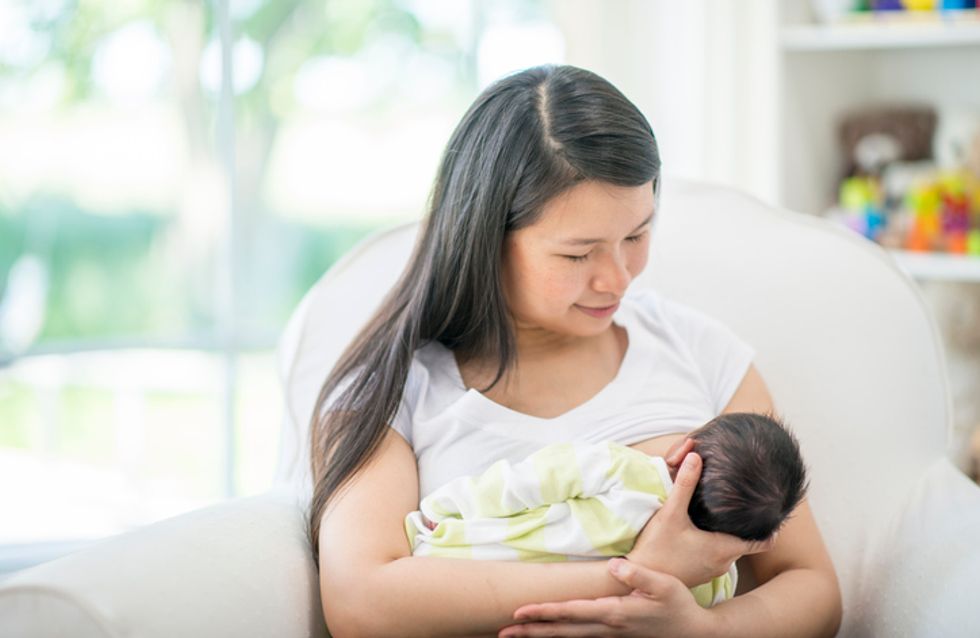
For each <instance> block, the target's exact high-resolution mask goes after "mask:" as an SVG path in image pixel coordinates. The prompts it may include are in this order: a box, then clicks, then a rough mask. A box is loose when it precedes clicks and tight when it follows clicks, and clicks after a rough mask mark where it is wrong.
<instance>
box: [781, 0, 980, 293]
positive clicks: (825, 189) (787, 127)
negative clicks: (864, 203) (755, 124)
mask: <svg viewBox="0 0 980 638" xmlns="http://www.w3.org/2000/svg"><path fill="white" fill-rule="evenodd" d="M777 7H778V8H777V11H778V14H777V29H778V37H777V45H776V57H777V68H778V82H777V91H776V93H777V96H778V97H777V101H778V109H777V111H778V114H779V120H780V122H779V131H780V135H779V143H778V145H777V149H776V151H775V154H776V157H775V158H774V168H775V170H776V172H777V174H778V177H777V184H778V189H779V193H778V199H779V200H780V202H781V203H782V204H783V205H785V206H787V207H788V208H790V209H794V210H800V211H804V212H809V213H813V214H819V213H821V212H822V211H824V210H827V209H828V208H829V207H830V206H831V205H833V204H834V200H835V198H836V190H837V185H838V183H839V180H840V177H841V171H842V168H841V165H842V158H841V156H840V153H841V151H840V150H839V147H838V144H837V129H838V125H839V122H840V118H841V117H842V116H843V115H844V114H845V113H847V112H848V111H851V110H853V109H856V108H859V107H864V106H867V105H869V104H885V103H905V104H920V105H921V104H929V105H933V106H934V107H935V108H936V109H937V111H938V112H939V115H940V117H942V115H943V113H944V112H946V111H947V110H948V109H972V110H975V111H976V112H978V113H980V18H978V14H977V13H976V12H947V13H946V14H943V15H942V16H941V17H940V18H939V19H937V18H936V17H935V16H933V17H932V18H931V19H930V18H928V17H923V16H922V15H913V16H904V17H903V16H897V15H894V16H887V17H884V18H882V17H871V16H870V15H868V16H867V17H865V18H863V19H847V20H844V21H841V22H838V23H833V24H821V23H819V22H818V21H817V20H816V18H815V17H814V16H813V14H812V12H811V10H810V2H809V1H808V0H787V1H785V2H780V3H778V4H777ZM950 272H951V273H954V272H959V271H958V270H950ZM953 276H956V275H953Z"/></svg>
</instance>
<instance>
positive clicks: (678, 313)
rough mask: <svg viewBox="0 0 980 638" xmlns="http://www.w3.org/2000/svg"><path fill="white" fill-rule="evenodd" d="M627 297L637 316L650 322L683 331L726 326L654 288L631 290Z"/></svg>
mask: <svg viewBox="0 0 980 638" xmlns="http://www.w3.org/2000/svg"><path fill="white" fill-rule="evenodd" d="M627 299H628V300H629V301H630V302H631V303H632V305H633V308H634V310H635V312H636V314H637V316H638V317H639V318H640V319H641V320H643V321H645V322H647V323H650V324H655V325H657V326H663V327H665V328H671V329H676V330H680V331H682V332H688V331H690V330H700V329H702V328H723V327H724V324H723V323H722V322H721V321H720V320H719V319H717V318H715V317H713V316H711V315H709V314H708V313H706V312H704V311H702V310H698V309H697V308H694V307H693V306H690V305H688V304H686V303H683V302H681V301H677V300H676V299H673V298H671V297H668V296H666V295H664V294H663V293H661V292H660V291H658V290H655V289H653V288H640V289H637V290H635V291H630V293H629V294H628V295H627Z"/></svg>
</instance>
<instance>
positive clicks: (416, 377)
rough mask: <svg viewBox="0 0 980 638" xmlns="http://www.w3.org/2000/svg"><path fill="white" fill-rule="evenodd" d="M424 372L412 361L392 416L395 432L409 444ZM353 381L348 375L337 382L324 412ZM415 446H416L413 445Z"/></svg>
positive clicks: (325, 404) (391, 422)
mask: <svg viewBox="0 0 980 638" xmlns="http://www.w3.org/2000/svg"><path fill="white" fill-rule="evenodd" d="M424 376H425V375H424V374H422V373H421V371H420V370H419V364H418V362H416V361H414V360H413V361H412V364H411V366H410V367H409V371H408V377H407V378H406V379H405V389H404V390H403V391H402V397H401V401H399V403H398V408H397V409H396V410H395V414H394V416H392V417H391V420H390V422H389V425H390V426H391V428H392V429H393V430H395V432H398V434H400V435H401V436H402V438H403V439H405V440H406V441H408V444H409V445H413V444H412V415H413V414H414V412H415V406H416V405H418V400H419V396H420V395H421V393H422V385H423V383H424ZM351 382H352V378H351V377H350V376H348V377H346V378H345V379H344V380H342V381H341V382H340V383H338V384H337V388H336V389H335V390H334V391H333V392H332V393H331V394H330V397H329V398H328V399H327V400H326V401H325V402H324V404H323V410H322V414H326V413H328V412H330V410H331V408H332V406H333V403H334V401H336V399H337V397H339V396H340V394H341V393H342V392H343V391H344V389H345V388H347V386H348V385H350V383H351ZM413 447H414V446H413Z"/></svg>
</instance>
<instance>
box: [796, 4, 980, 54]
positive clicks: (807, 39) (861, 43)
mask: <svg viewBox="0 0 980 638" xmlns="http://www.w3.org/2000/svg"><path fill="white" fill-rule="evenodd" d="M780 44H781V45H782V47H783V49H784V50H786V51H800V52H806V51H853V50H867V49H906V48H928V47H933V48H935V47H956V46H980V19H978V18H977V14H976V13H975V12H970V14H969V15H968V16H959V17H956V18H951V17H945V16H943V17H933V18H931V19H917V20H908V19H905V20H894V19H878V18H871V19H864V20H853V21H851V20H848V21H843V22H839V23H834V24H829V25H794V26H785V27H783V28H782V29H781V30H780Z"/></svg>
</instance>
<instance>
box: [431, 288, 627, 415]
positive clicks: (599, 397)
mask: <svg viewBox="0 0 980 638" xmlns="http://www.w3.org/2000/svg"><path fill="white" fill-rule="evenodd" d="M633 310H634V309H633V308H632V302H631V301H629V300H628V299H626V298H624V299H623V300H622V302H621V304H620V307H619V308H618V309H617V310H616V312H615V314H614V315H613V323H615V324H616V325H618V326H620V327H622V328H624V329H625V330H626V337H627V343H626V352H625V353H624V355H623V360H622V361H621V362H620V364H619V370H618V371H617V372H616V374H615V376H613V378H612V380H611V381H609V383H607V384H606V385H605V386H603V387H602V389H600V390H599V391H598V392H596V393H595V394H594V395H592V396H591V397H590V398H588V399H586V400H585V401H584V402H583V403H580V404H579V405H577V406H575V407H573V408H571V409H569V410H566V411H565V412H563V413H562V414H559V415H558V416H554V417H539V416H534V415H531V414H525V413H524V412H520V411H518V410H514V409H511V408H508V407H507V406H504V405H501V404H499V403H497V402H496V401H494V400H493V399H490V398H489V397H487V396H485V395H484V394H483V393H482V392H480V391H479V390H477V389H476V388H467V387H466V383H465V382H464V381H463V376H462V374H461V373H460V371H459V365H458V364H457V363H456V357H455V356H453V353H452V351H451V350H449V349H448V348H446V347H445V346H441V344H440V347H441V350H442V351H443V355H444V356H446V357H448V361H447V365H448V368H449V371H450V374H451V375H452V378H453V381H454V382H455V383H457V384H458V387H460V388H462V389H463V390H462V396H461V397H460V399H459V405H460V407H461V408H462V409H461V410H460V413H461V415H465V416H472V417H475V418H476V419H478V420H480V421H493V422H498V423H499V422H522V423H528V422H531V423H538V424H542V425H546V424H555V423H560V422H566V421H576V420H578V417H580V416H581V415H582V414H587V413H588V412H590V411H592V410H596V409H599V408H602V407H605V408H607V409H608V407H609V406H612V405H617V404H621V403H620V402H619V399H620V398H622V399H625V395H628V394H629V392H631V391H632V389H633V387H634V386H635V385H637V384H639V383H640V382H641V377H642V374H641V373H642V370H640V367H641V363H642V362H641V361H640V360H638V359H637V357H638V356H639V352H640V350H641V348H640V346H639V344H638V340H639V339H640V338H641V334H640V333H641V331H640V330H638V329H635V328H634V324H633V321H632V319H633Z"/></svg>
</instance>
